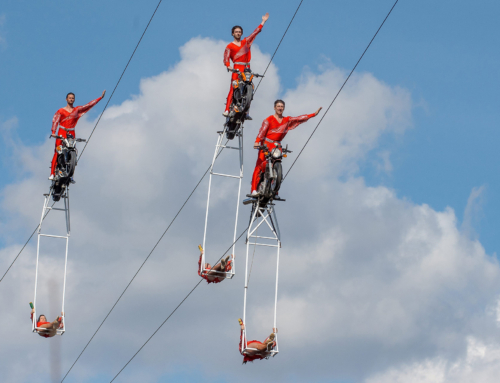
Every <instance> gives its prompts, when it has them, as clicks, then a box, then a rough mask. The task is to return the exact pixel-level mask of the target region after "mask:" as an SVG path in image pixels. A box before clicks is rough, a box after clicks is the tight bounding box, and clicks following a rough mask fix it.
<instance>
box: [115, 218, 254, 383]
mask: <svg viewBox="0 0 500 383" xmlns="http://www.w3.org/2000/svg"><path fill="white" fill-rule="evenodd" d="M247 230H248V227H247V228H246V229H245V230H244V231H243V232H242V233H241V234H240V236H239V237H238V238H237V239H236V241H234V242H233V243H232V244H231V246H229V247H228V249H227V250H226V251H225V252H224V254H222V256H221V257H220V258H219V259H218V260H217V262H215V264H214V266H212V267H211V268H210V270H212V269H213V268H214V267H215V265H216V264H217V263H218V262H220V260H221V259H222V258H223V257H224V256H225V255H226V254H227V252H228V251H229V250H231V248H232V247H233V245H234V244H235V243H236V242H238V241H239V240H240V238H241V237H242V236H243V234H245V233H246V232H247ZM210 270H209V272H210ZM203 281H204V279H200V280H199V281H198V283H197V284H196V285H194V287H193V288H192V289H191V291H190V292H189V293H188V294H187V295H186V296H185V297H184V299H183V300H182V301H181V302H180V303H179V304H178V305H177V307H176V308H175V309H174V310H173V311H172V312H171V313H170V314H169V315H168V316H167V318H166V319H165V320H164V321H163V322H162V323H161V325H160V326H158V328H157V329H156V330H155V331H154V332H153V334H151V336H150V337H149V338H148V339H147V340H146V342H144V343H143V345H142V346H141V347H140V348H139V350H137V352H136V353H135V354H134V355H133V356H132V358H130V359H129V360H128V362H127V363H125V366H123V367H122V369H121V370H120V371H118V373H117V374H116V375H115V377H114V378H113V379H112V380H111V381H110V383H112V382H113V381H114V380H115V379H116V378H117V377H118V375H120V373H121V372H122V371H123V370H124V369H125V368H126V367H127V366H128V365H129V363H130V362H131V361H132V360H133V359H134V358H135V357H136V356H137V354H139V352H141V350H142V349H143V348H144V346H146V344H148V342H149V341H150V340H151V339H152V338H153V337H154V336H155V335H156V333H157V332H158V331H160V329H161V328H162V327H163V325H164V324H165V323H167V321H168V320H169V319H170V317H171V316H172V315H174V313H175V312H176V311H177V309H178V308H179V307H181V305H182V304H183V303H184V302H185V301H186V299H188V298H189V296H190V295H191V294H192V293H193V291H194V290H196V288H197V287H198V286H199V285H200V283H201V282H203Z"/></svg>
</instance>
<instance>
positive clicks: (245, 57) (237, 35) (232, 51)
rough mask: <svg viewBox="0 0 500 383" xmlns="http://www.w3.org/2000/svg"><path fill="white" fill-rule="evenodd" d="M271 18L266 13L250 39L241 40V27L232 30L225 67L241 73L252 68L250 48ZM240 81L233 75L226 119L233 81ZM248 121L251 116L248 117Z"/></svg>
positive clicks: (229, 101) (236, 75) (235, 74)
mask: <svg viewBox="0 0 500 383" xmlns="http://www.w3.org/2000/svg"><path fill="white" fill-rule="evenodd" d="M268 18H269V13H266V14H265V15H264V16H262V23H260V25H259V26H258V27H257V28H256V29H255V31H253V32H252V34H251V35H250V36H248V37H245V38H244V39H243V40H241V36H242V35H243V28H242V27H240V26H239V25H235V26H234V27H233V28H232V29H231V34H232V35H233V37H234V40H233V42H232V43H229V44H228V45H227V47H226V50H225V51H224V65H225V66H226V67H227V68H229V69H238V70H239V71H240V72H243V71H244V70H245V68H250V59H251V58H252V52H251V51H250V47H251V46H252V43H253V41H254V40H255V37H257V35H258V34H259V33H260V31H261V30H262V27H263V26H264V24H265V23H266V21H267V19H268ZM229 59H231V61H232V62H233V65H234V68H231V65H230V61H229ZM237 79H238V74H237V73H233V74H232V76H231V86H230V88H229V94H228V95H227V101H226V109H225V111H224V113H223V114H222V115H223V116H224V117H227V116H228V115H229V107H230V106H231V101H232V100H233V80H237ZM247 119H251V118H249V116H247Z"/></svg>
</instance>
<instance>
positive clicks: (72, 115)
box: [50, 97, 102, 175]
mask: <svg viewBox="0 0 500 383" xmlns="http://www.w3.org/2000/svg"><path fill="white" fill-rule="evenodd" d="M101 99H102V97H99V98H96V99H95V100H94V101H90V102H89V103H88V104H87V105H83V106H77V107H75V108H73V110H72V111H71V112H68V111H67V110H66V109H64V108H61V109H59V110H58V111H57V112H56V114H54V118H53V119H52V134H56V130H58V128H59V131H58V132H57V135H59V136H62V137H64V138H66V137H67V134H68V132H70V133H73V136H74V135H75V127H76V123H77V122H78V120H79V119H80V117H82V116H83V115H84V114H85V113H87V112H88V111H89V110H90V109H92V107H93V106H94V105H95V104H97V103H98V102H99V101H101ZM61 144H62V141H61V140H60V139H59V138H57V139H56V148H57V147H58V146H59V145H61ZM56 163H57V150H54V157H52V165H51V167H50V174H51V175H54V172H55V170H56Z"/></svg>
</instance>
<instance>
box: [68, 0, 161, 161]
mask: <svg viewBox="0 0 500 383" xmlns="http://www.w3.org/2000/svg"><path fill="white" fill-rule="evenodd" d="M162 1H163V0H160V1H159V2H158V5H157V6H156V9H155V11H154V12H153V15H152V16H151V18H150V19H149V22H148V25H146V28H145V29H144V32H142V36H141V38H140V39H139V42H138V43H137V45H136V46H135V49H134V51H133V52H132V55H131V56H130V58H129V59H128V62H127V65H125V69H123V72H122V74H121V76H120V78H119V79H118V82H117V83H116V85H115V88H114V89H113V92H112V93H111V96H109V99H108V102H107V103H106V105H105V106H104V109H103V110H102V113H101V115H100V116H99V119H98V120H97V122H96V123H95V125H94V129H92V132H90V136H89V138H88V139H87V142H86V143H85V146H84V147H83V149H82V152H81V153H80V156H79V157H78V160H80V158H81V157H82V154H83V152H84V150H85V148H86V147H87V145H88V144H89V141H90V139H91V138H92V135H93V134H94V131H95V129H96V128H97V125H98V124H99V121H101V117H102V115H103V114H104V112H105V111H106V108H107V107H108V104H109V102H110V101H111V99H112V98H113V95H114V94H115V90H116V88H118V85H119V84H120V81H121V80H122V77H123V75H124V74H125V71H126V70H127V68H128V65H129V64H130V61H132V57H134V55H135V51H136V50H137V48H139V44H140V43H141V41H142V38H143V37H144V35H145V34H146V31H147V30H148V28H149V24H151V21H153V17H155V14H156V11H157V10H158V8H159V7H160V4H161V2H162Z"/></svg>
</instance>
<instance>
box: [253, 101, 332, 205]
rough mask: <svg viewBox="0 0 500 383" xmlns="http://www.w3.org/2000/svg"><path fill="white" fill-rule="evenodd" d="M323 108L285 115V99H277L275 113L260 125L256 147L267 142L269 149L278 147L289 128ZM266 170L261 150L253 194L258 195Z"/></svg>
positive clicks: (264, 158) (256, 166)
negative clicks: (262, 174)
mask: <svg viewBox="0 0 500 383" xmlns="http://www.w3.org/2000/svg"><path fill="white" fill-rule="evenodd" d="M322 108H323V107H320V108H319V109H318V110H317V111H316V112H314V113H312V114H304V115H302V116H298V117H283V111H284V110H285V102H284V101H283V100H276V101H275V102H274V112H275V113H274V115H272V116H269V117H268V118H266V119H265V120H264V121H263V122H262V126H261V127H260V130H259V134H258V135H257V139H256V140H255V144H254V146H253V147H254V149H258V148H259V146H261V145H264V144H266V145H267V147H268V148H269V150H273V149H274V148H275V147H276V144H278V143H280V142H281V141H282V140H283V138H285V136H286V134H287V133H288V131H289V130H292V129H295V128H296V127H297V126H299V125H300V124H302V123H304V122H306V121H307V120H309V119H310V118H311V117H316V116H317V115H318V113H319V111H320V110H321V109H322ZM265 170H266V157H265V156H264V153H263V152H262V151H261V150H260V151H259V157H258V158H257V164H256V165H255V170H254V172H253V177H252V196H257V195H258V193H257V186H258V184H259V179H260V173H262V172H263V171H265Z"/></svg>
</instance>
